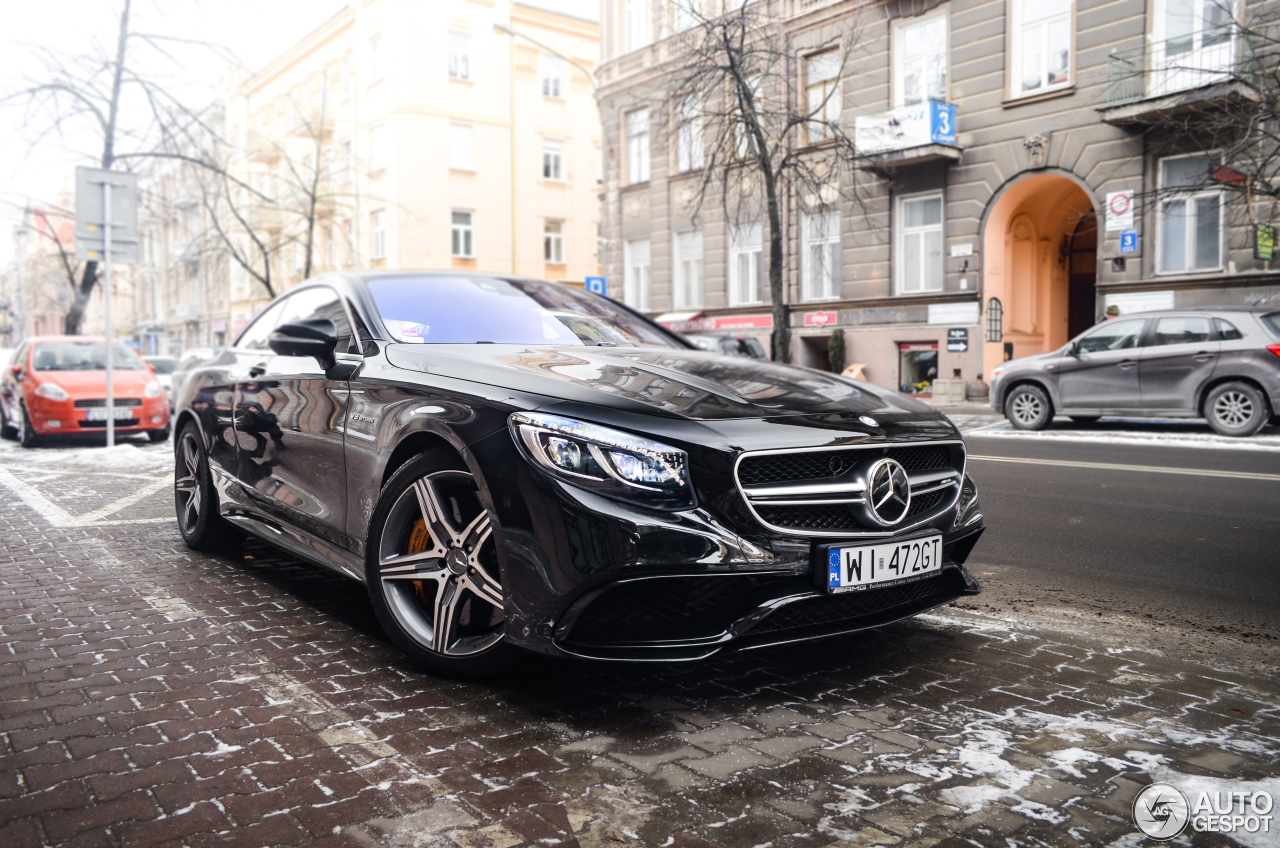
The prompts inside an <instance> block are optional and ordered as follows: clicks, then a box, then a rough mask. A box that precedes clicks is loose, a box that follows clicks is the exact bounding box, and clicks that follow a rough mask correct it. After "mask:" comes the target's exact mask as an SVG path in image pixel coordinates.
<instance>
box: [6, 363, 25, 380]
mask: <svg viewBox="0 0 1280 848" xmlns="http://www.w3.org/2000/svg"><path fill="white" fill-rule="evenodd" d="M9 370H10V371H11V372H12V373H13V376H15V377H18V378H21V377H22V366H21V365H14V366H13V367H11V368H10V369H9Z"/></svg>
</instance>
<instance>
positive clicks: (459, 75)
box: [449, 32, 471, 80]
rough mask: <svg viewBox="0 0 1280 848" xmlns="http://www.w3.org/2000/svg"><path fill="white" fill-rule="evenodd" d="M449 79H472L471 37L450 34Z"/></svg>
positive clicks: (457, 33)
mask: <svg viewBox="0 0 1280 848" xmlns="http://www.w3.org/2000/svg"><path fill="white" fill-rule="evenodd" d="M449 78H450V79H456V80H469V79H471V36H469V35H463V34H462V33H460V32H451V33H449Z"/></svg>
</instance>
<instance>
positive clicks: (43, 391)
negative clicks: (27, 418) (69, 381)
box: [36, 383, 71, 400]
mask: <svg viewBox="0 0 1280 848" xmlns="http://www.w3.org/2000/svg"><path fill="white" fill-rule="evenodd" d="M36 394H37V395H39V396H40V397H42V398H47V399H49V400H66V399H67V398H69V397H71V395H69V394H67V390H66V389H64V388H62V386H59V385H58V384H57V383H41V384H40V385H38V386H36Z"/></svg>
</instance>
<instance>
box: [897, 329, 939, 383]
mask: <svg viewBox="0 0 1280 848" xmlns="http://www.w3.org/2000/svg"><path fill="white" fill-rule="evenodd" d="M936 379H938V345H937V343H929V342H925V343H924V344H899V345H898V391H900V392H902V393H903V394H906V395H915V396H916V397H933V381H934V380H936Z"/></svg>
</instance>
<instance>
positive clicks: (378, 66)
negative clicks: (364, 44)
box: [369, 33, 382, 85]
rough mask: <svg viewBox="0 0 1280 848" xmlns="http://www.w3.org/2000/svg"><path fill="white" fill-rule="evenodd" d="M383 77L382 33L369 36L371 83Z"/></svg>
mask: <svg viewBox="0 0 1280 848" xmlns="http://www.w3.org/2000/svg"><path fill="white" fill-rule="evenodd" d="M381 79H382V33H374V34H373V35H371V36H369V84H370V85H372V84H373V83H375V82H378V81H379V80H381Z"/></svg>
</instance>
